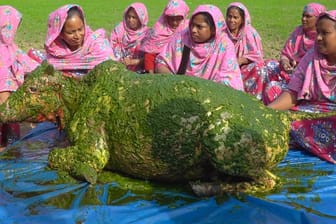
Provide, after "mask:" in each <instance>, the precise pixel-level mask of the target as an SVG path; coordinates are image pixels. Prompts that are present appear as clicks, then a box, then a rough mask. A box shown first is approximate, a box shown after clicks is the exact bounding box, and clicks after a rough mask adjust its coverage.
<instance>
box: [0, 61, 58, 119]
mask: <svg viewBox="0 0 336 224" xmlns="http://www.w3.org/2000/svg"><path fill="white" fill-rule="evenodd" d="M62 80H63V79H62V74H61V73H60V72H58V71H55V70H54V68H53V67H52V66H51V65H48V64H46V63H44V64H42V65H41V66H40V67H38V68H37V69H36V70H34V71H33V72H32V73H30V74H28V75H27V76H26V79H25V81H24V83H23V85H22V86H20V87H19V89H17V91H15V92H13V93H12V94H11V95H10V97H9V98H8V100H7V101H6V102H5V103H3V104H2V105H0V123H4V122H13V121H25V120H26V121H31V122H41V121H44V120H49V121H56V119H57V118H58V116H59V115H61V114H62V105H63V103H62V100H61V97H60V95H61V91H62V85H63V84H62Z"/></svg>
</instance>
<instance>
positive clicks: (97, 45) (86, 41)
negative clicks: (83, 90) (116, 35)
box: [44, 5, 116, 78]
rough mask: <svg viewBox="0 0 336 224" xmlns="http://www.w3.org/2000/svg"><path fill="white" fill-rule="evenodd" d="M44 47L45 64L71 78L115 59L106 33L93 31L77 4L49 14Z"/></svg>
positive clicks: (101, 30) (99, 30) (100, 30)
mask: <svg viewBox="0 0 336 224" xmlns="http://www.w3.org/2000/svg"><path fill="white" fill-rule="evenodd" d="M44 47H45V51H46V58H47V61H48V63H49V64H52V65H53V66H54V67H55V69H57V70H60V71H63V73H64V74H65V75H68V76H71V77H74V78H81V77H82V76H83V75H85V74H87V73H88V71H90V70H91V69H92V68H94V66H96V65H97V64H99V63H101V62H103V61H106V60H109V59H114V60H116V59H115V58H114V57H113V52H112V48H111V46H110V43H109V41H108V39H107V38H106V37H105V31H104V30H103V29H98V30H96V31H92V30H91V29H90V27H89V26H87V25H86V22H85V19H84V12H83V10H82V8H81V7H80V6H79V5H64V6H62V7H60V8H58V9H57V10H55V11H54V12H52V13H51V14H50V15H49V19H48V31H47V36H46V41H45V45H44Z"/></svg>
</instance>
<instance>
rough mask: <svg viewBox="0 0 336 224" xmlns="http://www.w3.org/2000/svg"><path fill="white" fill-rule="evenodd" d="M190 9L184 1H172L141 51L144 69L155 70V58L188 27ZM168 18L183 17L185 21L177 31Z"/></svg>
mask: <svg viewBox="0 0 336 224" xmlns="http://www.w3.org/2000/svg"><path fill="white" fill-rule="evenodd" d="M188 13H189V7H188V5H187V3H186V2H185V1H183V0H170V1H169V2H168V4H167V6H166V7H165V9H164V10H163V12H162V14H161V16H160V17H159V19H158V20H157V21H156V22H155V24H154V26H153V27H152V28H151V29H150V30H149V31H148V32H147V34H146V36H145V38H144V40H143V43H142V44H141V48H140V49H141V51H143V52H144V54H145V56H144V68H145V70H146V71H147V72H148V71H150V70H154V68H155V58H156V56H157V54H158V53H159V52H161V50H162V48H163V47H164V46H165V45H166V44H167V43H168V42H169V41H170V39H171V38H172V36H173V34H175V33H177V32H180V31H181V30H183V29H184V28H186V27H187V26H188V19H187V17H188ZM167 16H182V17H183V20H182V21H181V23H180V24H179V26H178V27H177V28H176V29H173V28H171V27H170V26H169V25H168V23H167V21H166V19H167Z"/></svg>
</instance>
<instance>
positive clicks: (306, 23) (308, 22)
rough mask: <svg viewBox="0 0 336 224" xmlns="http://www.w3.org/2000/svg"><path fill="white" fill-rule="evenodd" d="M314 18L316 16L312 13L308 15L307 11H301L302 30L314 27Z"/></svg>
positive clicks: (313, 28)
mask: <svg viewBox="0 0 336 224" xmlns="http://www.w3.org/2000/svg"><path fill="white" fill-rule="evenodd" d="M316 20H317V18H316V17H315V16H313V15H309V14H308V13H306V12H305V13H303V14H302V18H301V22H302V28H303V30H304V31H310V30H315V29H316Z"/></svg>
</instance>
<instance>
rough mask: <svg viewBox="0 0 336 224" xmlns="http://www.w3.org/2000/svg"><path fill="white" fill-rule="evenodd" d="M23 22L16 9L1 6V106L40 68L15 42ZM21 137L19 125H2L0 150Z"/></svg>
mask: <svg viewBox="0 0 336 224" xmlns="http://www.w3.org/2000/svg"><path fill="white" fill-rule="evenodd" d="M21 20H22V15H21V13H20V12H19V11H17V10H16V9H15V8H13V7H12V6H9V5H2V6H0V31H1V32H0V104H2V103H5V102H6V100H7V98H8V97H9V95H10V94H11V92H13V91H15V90H16V89H17V88H18V87H19V86H21V85H22V83H23V82H24V77H25V75H26V74H27V73H29V72H31V71H33V70H34V69H35V68H36V67H38V66H39V64H38V63H37V62H35V61H34V60H33V59H31V58H30V57H28V55H27V54H26V53H25V52H24V51H23V50H21V49H20V48H18V46H17V45H16V44H15V42H14V39H15V34H16V31H17V29H18V28H19V25H20V23H21ZM19 137H20V126H19V124H17V123H12V124H0V148H1V147H4V146H6V145H7V144H9V143H11V142H12V141H15V140H16V139H18V138H19Z"/></svg>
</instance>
